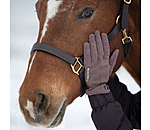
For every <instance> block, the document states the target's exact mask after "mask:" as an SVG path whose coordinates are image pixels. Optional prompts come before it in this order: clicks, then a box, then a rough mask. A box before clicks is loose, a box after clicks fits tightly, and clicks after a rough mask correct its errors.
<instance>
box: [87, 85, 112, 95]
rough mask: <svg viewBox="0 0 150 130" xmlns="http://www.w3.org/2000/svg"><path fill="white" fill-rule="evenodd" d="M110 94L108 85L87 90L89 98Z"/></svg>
mask: <svg viewBox="0 0 150 130" xmlns="http://www.w3.org/2000/svg"><path fill="white" fill-rule="evenodd" d="M109 92H110V89H109V86H108V85H106V84H101V85H99V86H97V87H95V88H89V89H87V90H86V94H87V95H89V96H91V95H96V94H106V93H109Z"/></svg>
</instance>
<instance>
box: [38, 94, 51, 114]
mask: <svg viewBox="0 0 150 130" xmlns="http://www.w3.org/2000/svg"><path fill="white" fill-rule="evenodd" d="M47 106H48V98H47V96H46V95H44V94H41V93H39V94H38V101H37V103H36V111H37V113H38V114H43V113H44V112H45V111H46V109H47Z"/></svg>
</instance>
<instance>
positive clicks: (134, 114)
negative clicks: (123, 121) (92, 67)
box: [107, 75, 141, 129]
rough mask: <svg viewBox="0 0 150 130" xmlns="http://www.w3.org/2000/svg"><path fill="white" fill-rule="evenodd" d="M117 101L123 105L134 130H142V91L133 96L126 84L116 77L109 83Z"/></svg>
mask: <svg viewBox="0 0 150 130" xmlns="http://www.w3.org/2000/svg"><path fill="white" fill-rule="evenodd" d="M107 84H108V85H109V87H110V90H111V92H112V94H113V97H114V99H115V101H117V102H119V103H120V104H121V107H122V109H123V112H124V113H125V116H126V117H127V118H128V120H129V121H130V122H131V124H132V126H133V128H134V129H140V128H141V91H139V92H138V93H136V94H132V93H130V92H129V91H128V89H127V87H126V85H125V84H123V83H121V82H120V81H119V79H118V77H117V75H115V76H114V77H113V78H111V79H110V80H109V81H108V83H107Z"/></svg>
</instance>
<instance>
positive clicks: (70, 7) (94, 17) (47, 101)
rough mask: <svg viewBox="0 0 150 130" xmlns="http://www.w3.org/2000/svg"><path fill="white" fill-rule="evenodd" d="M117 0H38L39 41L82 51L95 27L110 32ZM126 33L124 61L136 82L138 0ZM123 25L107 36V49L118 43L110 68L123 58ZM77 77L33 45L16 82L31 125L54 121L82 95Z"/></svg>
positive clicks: (47, 124) (77, 53)
mask: <svg viewBox="0 0 150 130" xmlns="http://www.w3.org/2000/svg"><path fill="white" fill-rule="evenodd" d="M120 4H121V0H39V1H38V2H37V3H36V12H37V16H38V19H39V22H40V28H39V35H38V39H37V42H38V43H45V44H49V45H51V46H54V47H56V48H58V49H60V50H62V51H64V52H66V53H68V54H70V55H71V56H73V57H77V56H81V55H83V43H85V42H86V41H88V36H89V34H91V33H93V32H94V31H95V30H100V31H101V33H107V34H108V33H109V32H110V31H111V29H112V28H113V26H114V24H115V21H116V17H117V15H118V12H119V10H120ZM128 20H129V22H128V27H127V34H128V35H130V36H131V37H132V39H133V41H132V45H131V53H130V54H129V55H128V57H127V59H126V61H125V62H124V66H125V67H126V68H127V70H128V71H129V72H130V73H131V74H132V76H133V77H134V78H135V79H136V81H137V82H138V83H139V84H140V0H134V1H133V2H132V3H131V5H130V7H129V16H128ZM121 39H122V31H120V32H119V33H118V34H117V36H116V37H115V38H114V39H113V40H112V41H111V42H110V53H112V52H113V51H114V50H115V49H119V50H120V52H119V56H118V59H117V63H116V65H115V68H114V70H113V72H115V71H117V69H118V68H119V67H120V66H121V64H122V63H123V61H124V49H123V44H122V42H121ZM80 86H81V84H80V79H79V77H78V75H76V74H74V73H73V72H72V69H71V67H70V65H69V64H68V63H67V62H65V61H63V60H61V59H60V58H57V57H55V56H53V55H50V54H48V53H44V52H41V51H35V52H33V54H32V55H31V58H30V60H29V65H28V70H27V73H26V77H25V79H24V82H23V83H22V86H21V88H20V91H19V93H20V96H19V103H20V109H21V111H22V113H23V115H24V117H25V119H26V121H27V122H28V123H29V124H30V125H33V126H45V127H55V126H57V125H59V124H60V123H61V121H62V118H63V115H64V112H65V109H66V106H67V105H69V104H71V103H72V102H73V100H74V99H75V98H77V97H78V96H79V95H80V89H81V88H80Z"/></svg>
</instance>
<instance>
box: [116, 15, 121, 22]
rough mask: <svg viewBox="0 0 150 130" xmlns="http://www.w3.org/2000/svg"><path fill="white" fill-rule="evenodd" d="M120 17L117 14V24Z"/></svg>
mask: <svg viewBox="0 0 150 130" xmlns="http://www.w3.org/2000/svg"><path fill="white" fill-rule="evenodd" d="M119 18H120V15H118V16H117V19H116V24H118V20H119Z"/></svg>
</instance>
